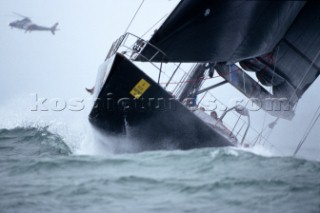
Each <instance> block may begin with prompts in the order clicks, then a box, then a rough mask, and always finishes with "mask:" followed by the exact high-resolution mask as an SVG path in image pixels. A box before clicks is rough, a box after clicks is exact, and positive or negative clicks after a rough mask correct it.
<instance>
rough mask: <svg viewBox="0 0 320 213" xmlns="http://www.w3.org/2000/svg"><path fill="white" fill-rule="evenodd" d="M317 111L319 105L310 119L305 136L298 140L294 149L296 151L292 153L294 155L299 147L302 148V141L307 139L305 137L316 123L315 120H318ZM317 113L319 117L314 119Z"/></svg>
mask: <svg viewBox="0 0 320 213" xmlns="http://www.w3.org/2000/svg"><path fill="white" fill-rule="evenodd" d="M319 110H320V105H319V107H318V109H317V110H316V112H315V114H314V116H313V118H312V119H311V121H310V124H309V127H308V128H307V130H306V132H305V134H304V135H303V137H302V139H301V140H300V142H299V144H298V146H297V148H296V150H295V152H294V155H295V154H296V153H297V152H298V151H299V149H300V147H301V146H302V144H303V143H304V141H305V140H306V139H307V137H308V135H309V133H310V131H311V129H312V128H313V126H314V124H315V122H316V120H317V119H318V118H319V116H320V112H319ZM318 113H319V115H318V117H317V118H316V116H317V114H318Z"/></svg>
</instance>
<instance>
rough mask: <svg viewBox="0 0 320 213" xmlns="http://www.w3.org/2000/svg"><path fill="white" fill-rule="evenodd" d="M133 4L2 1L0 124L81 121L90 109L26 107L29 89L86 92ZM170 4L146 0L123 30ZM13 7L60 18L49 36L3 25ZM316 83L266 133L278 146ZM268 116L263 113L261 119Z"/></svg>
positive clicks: (314, 97) (120, 0) (297, 134)
mask: <svg viewBox="0 0 320 213" xmlns="http://www.w3.org/2000/svg"><path fill="white" fill-rule="evenodd" d="M140 3H141V1H140V0H117V1H115V0H93V1H87V0H55V1H43V0H28V1H25V0H1V1H0V32H1V34H0V45H1V48H0V70H1V72H0V79H1V84H0V90H1V91H2V92H1V93H0V113H1V114H0V116H1V117H2V118H1V120H2V122H3V123H2V125H1V126H0V127H1V128H3V127H8V125H9V124H8V123H10V124H12V123H14V122H16V121H14V120H15V119H18V120H20V122H23V120H24V119H30V117H32V118H34V117H37V118H44V117H46V116H47V117H50V118H52V117H54V118H55V119H59V117H64V119H65V117H68V119H69V120H70V119H75V120H76V119H79V117H81V118H83V120H86V119H87V115H88V110H89V109H86V110H84V111H82V112H80V113H79V112H78V113H74V112H70V111H69V112H62V113H60V114H59V113H57V112H55V113H54V114H50V113H46V114H45V113H43V112H33V113H31V112H30V108H31V106H30V105H32V101H33V96H32V95H30V94H35V93H36V94H38V96H39V97H44V98H45V97H47V98H54V97H56V98H64V99H66V100H68V99H70V98H90V96H89V95H88V94H86V92H85V91H84V87H91V86H92V85H93V84H94V82H95V78H96V73H97V69H98V67H99V65H100V64H101V63H102V62H103V60H104V58H105V56H106V54H107V52H108V49H109V47H110V46H111V44H112V42H113V41H114V40H115V39H117V38H118V37H119V36H120V35H121V34H123V33H124V31H125V29H126V28H127V26H128V24H129V22H130V20H131V18H132V16H133V14H134V13H135V11H136V9H137V8H138V6H139V5H140ZM177 3H178V1H177V0H171V1H169V0H158V1H155V0H145V3H144V4H143V6H142V8H141V10H140V12H139V14H138V15H137V17H136V19H135V20H134V22H133V23H132V26H131V27H130V29H129V31H130V32H133V33H134V34H136V35H142V34H144V33H145V32H146V31H147V30H148V29H149V28H150V27H151V26H152V25H153V24H154V23H156V22H157V21H158V20H159V19H161V18H162V17H163V16H164V15H165V14H167V13H169V12H170V11H171V10H172V9H173V8H174V6H175V5H176V4H177ZM13 12H17V13H20V14H23V15H25V16H29V17H31V19H32V21H33V22H35V23H36V24H39V25H44V26H52V25H53V24H54V23H56V22H59V26H58V28H59V29H60V31H58V32H57V33H56V35H55V36H53V35H51V33H50V32H32V33H25V32H24V31H21V30H17V29H10V27H9V26H8V24H9V23H10V22H11V21H14V20H17V19H20V18H19V17H17V16H14V15H13ZM319 81H320V80H319V79H318V80H317V82H316V83H314V84H313V85H312V86H311V88H310V89H309V90H308V91H307V92H306V93H305V94H304V96H303V98H302V99H301V100H300V102H299V105H298V107H297V111H296V112H297V115H296V117H295V118H294V119H293V120H292V121H291V122H288V121H280V122H279V125H278V126H277V128H276V129H275V130H274V132H273V134H272V135H271V137H270V141H271V142H272V143H273V144H274V145H275V146H277V147H278V148H279V149H281V150H282V151H285V152H292V150H293V149H294V148H295V146H296V145H297V144H298V142H299V140H300V139H301V137H302V136H303V134H304V132H305V130H306V127H307V125H308V124H309V122H310V119H311V117H312V116H313V113H314V112H315V110H316V108H317V106H318V105H319V104H320V97H319V86H320V82H319ZM226 88H227V89H226ZM229 89H230V88H228V87H224V88H221V89H218V90H217V91H216V93H217V95H218V94H220V96H221V94H222V95H223V96H226V93H228V94H227V95H229V96H237V93H236V92H235V91H233V92H228V90H229ZM213 93H214V91H213ZM66 114H68V115H66ZM24 115H27V116H24ZM263 115H264V114H263V113H260V115H259V116H256V118H253V119H254V122H253V125H255V127H256V128H257V129H261V128H262V119H263ZM253 117H254V116H253ZM21 120H22V121H21ZM75 120H74V121H75ZM271 120H272V118H269V117H267V121H271ZM61 121H62V122H63V121H65V120H63V119H62V120H61ZM26 122H27V121H26ZM17 123H19V122H17ZM68 125H69V128H72V127H71V126H73V128H76V127H78V125H77V124H76V122H70V121H69V122H68ZM70 125H71V126H70ZM9 126H10V125H9ZM319 128H320V124H319V123H318V124H317V125H316V127H315V129H314V130H313V131H312V132H311V134H310V138H309V139H308V140H307V141H306V145H305V150H310V149H311V148H312V150H311V151H310V152H312V154H310V152H309V151H308V152H306V153H304V155H308V154H310V155H317V154H319V150H320V141H319V140H320V139H319V138H320V131H318V130H319Z"/></svg>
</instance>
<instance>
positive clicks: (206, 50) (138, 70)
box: [89, 0, 320, 152]
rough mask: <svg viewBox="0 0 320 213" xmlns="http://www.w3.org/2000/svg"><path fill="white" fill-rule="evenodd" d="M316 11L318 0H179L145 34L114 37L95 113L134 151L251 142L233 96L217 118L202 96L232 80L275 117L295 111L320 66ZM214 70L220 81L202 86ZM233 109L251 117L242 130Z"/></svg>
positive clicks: (98, 125)
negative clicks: (233, 123)
mask: <svg viewBox="0 0 320 213" xmlns="http://www.w3.org/2000/svg"><path fill="white" fill-rule="evenodd" d="M318 11H320V4H319V3H318V2H315V1H310V2H309V1H308V2H307V1H233V0H227V1H226V0H224V1H222V0H215V1H206V0H201V1H199V0H197V1H196V0H183V1H181V2H180V3H179V4H178V5H177V6H176V8H175V9H174V10H173V12H172V13H171V14H170V15H169V16H168V18H167V19H166V20H165V21H164V23H163V24H162V25H161V26H160V27H159V29H157V30H156V31H155V33H154V34H153V36H152V37H151V38H150V39H149V40H144V39H142V38H140V37H138V36H136V35H134V34H132V33H129V32H127V33H125V34H124V35H122V36H120V37H119V39H117V40H116V41H115V42H114V43H113V44H112V46H111V48H110V50H109V52H108V54H107V57H106V60H105V61H104V63H103V64H102V65H101V66H100V69H99V71H98V75H97V80H96V84H95V89H94V91H93V93H94V96H95V98H96V100H95V103H94V106H93V108H92V110H91V112H90V115H89V120H90V122H91V124H92V125H93V127H94V128H95V129H96V130H97V132H99V134H101V135H102V136H103V137H105V138H108V137H113V136H116V137H119V136H120V137H122V136H124V137H130V139H132V143H134V144H130V146H134V147H135V148H134V150H133V151H134V152H140V151H147V150H159V149H182V150H186V149H194V148H203V147H222V146H238V145H241V144H245V143H246V142H245V141H246V134H247V131H248V128H250V115H249V112H248V110H247V109H246V108H245V107H244V106H240V105H235V106H234V107H232V108H229V109H226V111H225V113H224V114H223V115H221V116H220V118H218V119H215V120H212V119H211V118H210V117H208V116H209V115H208V114H207V113H203V111H202V110H200V109H199V107H200V104H201V101H202V100H199V98H198V97H199V96H200V95H201V94H207V93H210V91H211V90H213V89H214V88H217V87H220V86H222V85H224V84H229V85H232V86H233V87H234V88H235V89H236V90H237V91H239V92H240V93H242V94H243V95H245V96H246V97H247V98H249V99H250V100H252V102H253V103H255V104H256V105H259V106H260V107H261V108H262V109H263V110H265V111H266V112H267V113H269V114H270V115H271V116H274V117H276V118H277V119H280V118H281V119H287V120H290V119H292V118H293V117H294V108H295V106H296V104H297V103H298V100H299V98H300V97H301V96H302V95H303V93H304V92H305V91H306V90H307V89H308V87H309V86H310V85H311V84H312V83H313V82H314V81H315V79H316V78H317V77H318V75H319V73H320V58H319V52H320V22H319V15H318ZM168 64H172V65H173V66H172V67H171V71H170V75H168V74H166V73H168V72H167V71H166V70H165V69H164V68H165V67H168V66H167V65H168ZM184 66H187V67H189V69H188V70H186V68H185V67H184ZM150 70H154V71H153V73H157V74H158V75H153V76H150V75H148V74H147V73H148V72H149V73H150ZM247 72H251V73H254V74H255V75H256V78H252V77H251V75H249V74H248V73H247ZM179 73H180V74H179ZM213 73H216V74H217V75H219V76H220V77H222V78H223V79H224V80H223V81H221V82H219V83H217V84H215V85H210V86H208V87H203V85H204V84H203V82H204V80H205V79H207V78H210V77H212V76H213ZM164 75H166V76H167V82H165V83H163V82H162V81H161V80H162V79H164ZM155 76H156V77H155ZM175 79H178V80H175ZM172 83H175V84H176V85H175V86H171V85H170V84H172ZM266 87H269V88H270V90H269V91H268V90H267V89H265V88H266ZM202 97H204V96H202ZM231 111H234V112H237V113H238V114H239V117H240V116H243V117H248V123H247V128H246V129H245V130H244V132H243V133H242V134H239V132H240V131H242V130H241V129H242V128H241V129H239V128H238V129H239V130H238V131H237V132H235V130H236V128H235V127H228V126H226V125H224V124H223V118H224V117H225V115H226V114H227V113H228V112H231ZM209 118H210V119H209ZM240 136H241V137H240ZM114 147H115V150H116V152H123V151H128V149H126V148H124V147H123V145H122V144H120V143H119V144H117V143H115V144H114Z"/></svg>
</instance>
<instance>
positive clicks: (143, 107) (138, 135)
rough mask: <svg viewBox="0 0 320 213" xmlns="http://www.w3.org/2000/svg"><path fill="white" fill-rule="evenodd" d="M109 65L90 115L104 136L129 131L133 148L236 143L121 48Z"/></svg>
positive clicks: (120, 147)
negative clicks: (126, 55) (202, 118)
mask: <svg viewBox="0 0 320 213" xmlns="http://www.w3.org/2000/svg"><path fill="white" fill-rule="evenodd" d="M105 65H106V67H108V68H106V67H105V68H104V69H102V70H101V71H100V72H101V73H100V74H99V75H98V79H97V83H96V86H95V90H96V91H95V93H96V94H95V95H96V97H97V100H96V101H95V104H94V106H93V109H92V111H91V113H90V115H89V120H90V122H91V124H92V125H93V126H94V127H95V129H97V130H98V131H99V132H100V133H102V134H103V135H104V136H106V137H110V136H117V137H118V136H125V137H130V140H132V143H134V144H131V145H130V146H133V147H134V149H133V150H132V151H134V152H138V151H147V150H160V149H182V150H187V149H194V148H203V147H221V146H232V145H233V144H232V143H231V142H230V141H229V139H227V137H225V136H222V135H221V134H220V133H218V132H217V131H216V130H214V129H213V128H211V127H210V126H209V125H207V124H206V123H204V122H203V121H202V120H200V119H199V118H198V117H197V116H195V115H194V114H193V113H192V112H190V111H189V110H188V109H187V108H186V107H185V106H183V105H182V104H181V103H180V102H178V101H177V100H175V99H174V98H172V96H171V95H170V94H168V93H167V92H166V91H165V90H164V89H163V88H162V87H160V86H159V85H158V84H157V83H156V82H154V81H153V80H152V79H151V78H150V77H148V76H147V75H146V74H145V73H143V72H142V71H141V70H140V69H139V68H138V67H136V66H135V65H134V64H133V63H132V62H130V61H129V60H128V59H126V58H125V57H124V56H122V55H121V54H118V53H117V54H116V55H115V56H114V57H111V58H109V59H108V61H106V62H105ZM141 79H144V80H143V81H144V85H142V86H141V84H139V82H140V81H141ZM145 82H147V83H145ZM140 83H141V82H140ZM137 85H138V86H137ZM139 85H140V88H137V87H139ZM146 85H147V86H146ZM148 85H149V87H148ZM139 92H140V95H141V93H143V94H142V95H141V97H138V96H139ZM131 93H132V94H131ZM137 94H138V96H136V97H137V98H134V96H133V95H137ZM117 143H119V144H117ZM113 146H114V147H115V148H114V149H115V150H116V151H117V152H123V151H124V150H125V151H126V152H127V151H128V149H126V148H123V144H122V145H121V144H120V142H115V144H113Z"/></svg>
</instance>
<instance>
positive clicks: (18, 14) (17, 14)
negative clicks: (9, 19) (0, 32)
mask: <svg viewBox="0 0 320 213" xmlns="http://www.w3.org/2000/svg"><path fill="white" fill-rule="evenodd" d="M12 13H13V14H14V15H16V16H20V17H22V18H28V19H30V17H28V16H24V15H21V14H20V13H16V12H12Z"/></svg>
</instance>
